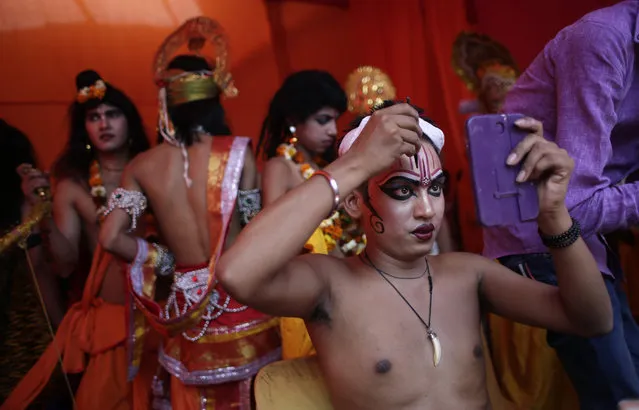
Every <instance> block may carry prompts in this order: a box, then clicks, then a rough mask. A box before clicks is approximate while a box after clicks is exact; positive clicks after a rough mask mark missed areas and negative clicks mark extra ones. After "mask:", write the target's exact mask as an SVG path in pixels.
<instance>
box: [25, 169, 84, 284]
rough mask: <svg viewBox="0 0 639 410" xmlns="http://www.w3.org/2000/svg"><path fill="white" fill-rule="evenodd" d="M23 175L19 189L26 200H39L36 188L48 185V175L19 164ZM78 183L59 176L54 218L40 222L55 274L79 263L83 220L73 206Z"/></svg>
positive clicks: (67, 271) (72, 267)
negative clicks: (46, 239) (51, 256)
mask: <svg viewBox="0 0 639 410" xmlns="http://www.w3.org/2000/svg"><path fill="white" fill-rule="evenodd" d="M17 172H18V174H19V175H20V177H21V179H22V191H23V193H24V195H25V198H27V200H28V202H29V203H30V204H31V205H33V202H34V201H40V200H41V199H40V198H39V196H38V195H36V194H35V192H36V191H37V190H38V189H40V188H46V189H49V179H48V178H47V177H46V175H45V174H44V173H43V172H42V171H40V170H39V169H36V168H33V167H32V166H31V164H22V165H20V166H19V167H18V169H17ZM78 189H79V186H78V185H77V184H76V183H75V182H73V181H71V180H69V179H66V180H62V181H60V182H58V184H57V186H56V191H55V195H54V197H53V218H48V219H47V220H45V221H44V222H43V224H42V225H43V228H44V229H45V230H46V231H47V232H48V238H49V241H48V242H49V243H48V245H49V249H50V250H51V253H52V254H53V259H54V262H55V265H56V268H57V269H56V271H57V273H58V275H60V276H62V277H67V276H69V275H70V274H71V273H73V271H74V269H75V268H76V266H77V263H78V254H79V243H80V237H81V234H82V221H81V219H80V215H78V211H77V210H76V207H75V198H77V195H78Z"/></svg>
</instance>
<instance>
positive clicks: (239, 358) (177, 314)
mask: <svg viewBox="0 0 639 410" xmlns="http://www.w3.org/2000/svg"><path fill="white" fill-rule="evenodd" d="M248 142H249V139H248V138H242V137H235V138H231V137H216V138H215V139H214V140H213V144H212V148H211V156H210V159H209V169H208V173H209V174H208V180H207V181H208V182H207V209H208V212H209V235H210V240H211V246H212V248H211V255H212V256H211V259H210V261H208V262H206V263H203V264H202V265H200V266H192V267H178V269H176V272H175V276H174V279H173V286H172V292H171V294H170V296H169V298H168V300H167V301H166V302H165V303H163V304H158V303H156V302H155V301H154V296H155V295H154V292H155V274H154V273H153V272H152V271H150V270H149V269H144V268H141V266H142V263H143V262H144V260H145V259H146V255H144V254H140V253H139V258H137V259H138V260H139V261H136V262H134V263H133V264H132V265H131V268H130V269H129V275H128V278H129V284H130V287H131V291H132V292H131V294H132V295H133V298H134V300H135V309H134V311H133V316H132V319H133V324H134V329H133V332H132V333H131V338H130V343H131V347H132V350H131V351H132V352H133V353H134V354H133V355H132V357H131V363H130V364H131V367H130V370H131V372H132V373H134V372H135V369H136V367H137V364H138V363H139V360H140V357H141V355H139V354H135V353H137V352H140V351H141V345H142V344H143V340H144V339H143V336H144V334H145V329H146V327H145V321H146V322H148V323H149V324H150V325H151V326H152V327H153V328H154V329H156V330H157V331H159V332H160V333H161V334H162V336H163V341H162V344H161V347H160V352H159V356H158V359H159V363H160V364H161V366H162V368H163V369H164V370H165V371H166V372H168V373H169V374H170V388H169V386H167V385H166V383H164V382H163V381H164V380H163V378H162V377H158V378H156V381H155V383H154V393H155V396H156V400H161V401H165V402H169V401H170V403H171V405H172V408H173V409H200V408H201V409H216V410H217V409H250V408H251V407H250V390H251V382H252V378H253V376H254V375H255V374H256V373H257V371H258V370H259V369H260V368H262V367H263V366H264V365H266V364H268V363H271V362H273V361H276V360H279V358H280V357H281V348H280V337H279V332H278V323H279V322H278V320H277V319H275V318H271V317H268V316H266V315H264V314H262V313H260V312H257V311H256V310H253V309H250V308H248V307H246V306H242V305H240V304H239V303H237V302H236V301H234V300H233V299H231V298H230V297H229V296H228V295H227V293H226V292H225V291H224V290H223V289H222V288H221V286H220V285H219V284H218V283H217V280H216V279H215V266H216V264H217V260H218V257H219V255H220V253H221V250H222V247H223V244H224V241H225V237H226V231H227V229H228V225H229V222H230V219H231V216H232V213H233V209H234V205H235V202H236V199H237V191H238V189H237V187H238V183H239V179H240V176H241V171H242V166H243V159H244V153H245V150H246V149H247V147H248Z"/></svg>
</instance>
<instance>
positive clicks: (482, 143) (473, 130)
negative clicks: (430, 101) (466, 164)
mask: <svg viewBox="0 0 639 410" xmlns="http://www.w3.org/2000/svg"><path fill="white" fill-rule="evenodd" d="M523 117H524V116H523V115H521V114H488V115H478V116H475V117H471V118H469V119H468V121H466V134H467V136H468V156H469V158H470V168H471V173H472V175H473V188H474V191H475V204H476V207H477V216H478V218H479V222H480V223H481V224H482V225H483V226H504V225H517V224H519V223H521V222H526V221H531V220H534V219H536V218H537V215H538V214H539V200H538V198H537V187H536V186H535V184H534V183H532V182H525V183H523V184H519V183H517V182H516V181H515V179H516V178H517V174H518V173H519V171H520V169H521V167H520V166H514V167H511V166H509V165H506V158H508V155H509V154H510V152H511V151H512V150H513V148H515V146H516V145H517V144H518V143H519V142H520V141H521V140H523V139H524V138H525V137H526V135H528V132H527V131H522V130H520V129H519V128H517V127H516V126H515V124H514V122H515V121H516V120H518V119H519V118H523Z"/></svg>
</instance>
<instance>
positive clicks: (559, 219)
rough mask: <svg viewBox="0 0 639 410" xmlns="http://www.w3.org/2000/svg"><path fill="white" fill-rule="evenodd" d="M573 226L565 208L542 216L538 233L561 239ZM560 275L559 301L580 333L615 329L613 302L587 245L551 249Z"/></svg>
mask: <svg viewBox="0 0 639 410" xmlns="http://www.w3.org/2000/svg"><path fill="white" fill-rule="evenodd" d="M571 226H572V220H571V218H570V215H569V213H568V210H567V209H566V208H563V209H562V210H561V211H559V212H557V213H553V214H552V215H540V217H539V229H540V230H541V232H542V233H543V234H546V235H559V234H561V233H563V232H566V231H567V230H568V229H570V227H571ZM550 252H551V254H552V257H553V263H554V266H555V270H556V273H557V282H558V285H559V297H560V299H561V305H562V306H563V307H564V310H565V314H566V316H567V317H568V319H569V321H570V322H571V323H574V324H575V325H576V326H575V327H576V328H577V329H578V330H579V331H580V332H584V333H585V334H589V335H590V334H592V333H595V334H597V333H605V332H607V331H609V330H610V327H611V326H612V307H611V305H610V298H609V296H608V292H607V290H606V286H605V284H604V279H603V276H602V274H601V272H599V269H598V267H597V263H596V262H595V259H594V258H593V256H592V254H591V253H590V250H589V249H588V247H587V246H586V243H585V242H584V241H583V240H582V239H581V238H579V239H577V241H576V242H575V243H573V244H572V245H570V246H567V247H565V248H561V249H554V248H551V249H550Z"/></svg>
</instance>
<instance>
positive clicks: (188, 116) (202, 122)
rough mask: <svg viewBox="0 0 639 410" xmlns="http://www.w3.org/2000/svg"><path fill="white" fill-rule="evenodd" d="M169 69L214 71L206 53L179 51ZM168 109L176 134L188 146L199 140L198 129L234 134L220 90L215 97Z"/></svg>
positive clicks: (212, 132) (216, 133)
mask: <svg viewBox="0 0 639 410" xmlns="http://www.w3.org/2000/svg"><path fill="white" fill-rule="evenodd" d="M167 69H169V70H182V71H185V72H198V71H211V70H212V67H211V66H210V65H209V63H208V62H207V61H206V60H205V59H204V58H202V57H198V56H194V55H179V56H177V57H175V58H174V59H173V60H171V62H170V63H169V65H168V67H167ZM168 113H169V118H170V119H171V122H172V123H173V127H174V128H175V138H176V139H177V140H178V141H180V142H181V143H183V144H184V145H186V146H187V147H188V146H191V145H193V143H194V142H197V140H198V131H204V132H206V133H208V134H211V135H231V129H230V128H229V126H228V125H227V122H226V113H225V112H224V107H222V103H221V102H220V94H219V93H218V95H217V96H215V97H214V98H207V99H203V100H197V101H191V102H188V103H184V104H179V105H175V106H173V107H169V109H168ZM161 140H162V136H161V135H159V136H158V141H161Z"/></svg>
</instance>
